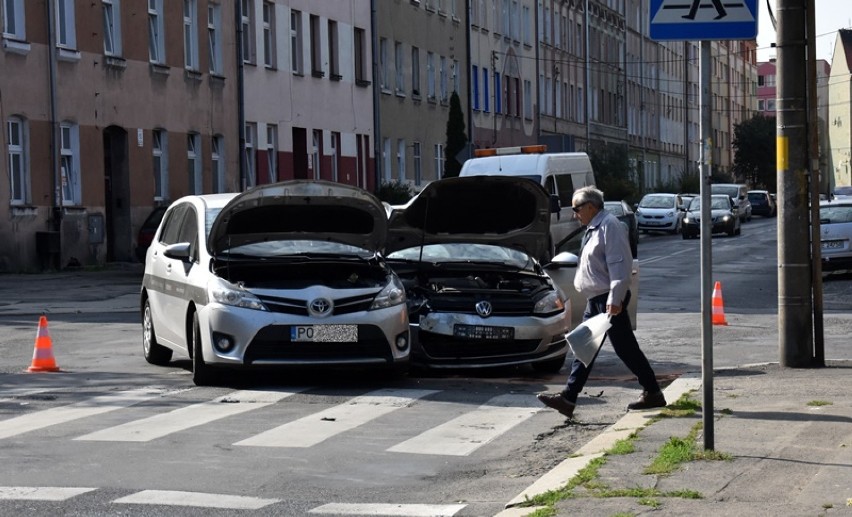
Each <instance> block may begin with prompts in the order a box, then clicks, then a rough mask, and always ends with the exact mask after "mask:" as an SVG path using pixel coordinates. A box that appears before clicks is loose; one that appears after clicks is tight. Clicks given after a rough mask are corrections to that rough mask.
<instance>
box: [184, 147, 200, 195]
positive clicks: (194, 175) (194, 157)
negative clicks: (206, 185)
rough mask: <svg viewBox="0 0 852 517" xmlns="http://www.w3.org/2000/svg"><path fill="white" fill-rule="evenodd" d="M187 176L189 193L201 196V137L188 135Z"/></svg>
mask: <svg viewBox="0 0 852 517" xmlns="http://www.w3.org/2000/svg"><path fill="white" fill-rule="evenodd" d="M186 176H187V179H188V180H189V193H190V194H201V191H202V185H201V135H199V134H198V133H189V134H188V135H186Z"/></svg>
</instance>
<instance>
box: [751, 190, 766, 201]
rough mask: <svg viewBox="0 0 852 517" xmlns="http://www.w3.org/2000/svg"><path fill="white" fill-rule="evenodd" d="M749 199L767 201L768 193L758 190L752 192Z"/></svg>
mask: <svg viewBox="0 0 852 517" xmlns="http://www.w3.org/2000/svg"><path fill="white" fill-rule="evenodd" d="M748 200H749V201H766V194H760V193H758V192H754V193H750V194H749V195H748Z"/></svg>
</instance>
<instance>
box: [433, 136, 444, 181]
mask: <svg viewBox="0 0 852 517" xmlns="http://www.w3.org/2000/svg"><path fill="white" fill-rule="evenodd" d="M443 176H444V144H435V179H441V178H442V177H443Z"/></svg>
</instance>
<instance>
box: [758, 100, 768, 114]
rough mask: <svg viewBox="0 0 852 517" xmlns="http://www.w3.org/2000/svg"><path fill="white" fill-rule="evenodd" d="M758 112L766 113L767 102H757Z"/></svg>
mask: <svg viewBox="0 0 852 517" xmlns="http://www.w3.org/2000/svg"><path fill="white" fill-rule="evenodd" d="M757 111H766V101H765V100H763V99H759V100H758V101H757Z"/></svg>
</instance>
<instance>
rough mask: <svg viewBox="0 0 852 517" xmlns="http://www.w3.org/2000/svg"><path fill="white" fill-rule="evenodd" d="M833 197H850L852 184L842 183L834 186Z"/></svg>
mask: <svg viewBox="0 0 852 517" xmlns="http://www.w3.org/2000/svg"><path fill="white" fill-rule="evenodd" d="M834 197H835V198H838V197H852V186H849V185H842V186H839V187H834Z"/></svg>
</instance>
